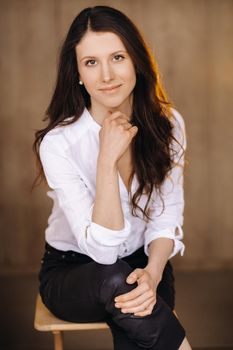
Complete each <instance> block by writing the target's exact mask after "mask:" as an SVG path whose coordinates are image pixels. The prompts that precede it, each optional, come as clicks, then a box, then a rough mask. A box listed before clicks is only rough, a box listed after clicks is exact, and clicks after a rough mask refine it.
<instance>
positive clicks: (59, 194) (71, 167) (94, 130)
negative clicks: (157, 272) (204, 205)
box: [39, 108, 186, 264]
mask: <svg viewBox="0 0 233 350" xmlns="http://www.w3.org/2000/svg"><path fill="white" fill-rule="evenodd" d="M173 115H174V118H173V119H172V121H173V122H174V129H173V130H174V131H173V132H174V136H175V137H176V138H177V139H178V141H179V142H180V143H181V145H182V146H183V148H184V149H185V148H186V137H185V126H184V121H183V118H182V116H181V115H180V114H179V113H178V112H177V111H176V110H174V109H173ZM100 129H101V126H100V125H99V124H98V123H97V122H96V121H95V120H94V119H93V118H92V116H91V115H90V113H89V111H88V110H87V109H86V108H85V109H84V112H83V113H82V115H81V116H80V118H79V119H78V120H77V121H76V122H74V123H72V124H70V125H66V126H57V127H56V128H54V129H52V130H51V131H49V132H48V133H47V134H46V135H45V137H44V138H43V140H42V142H41V144H40V149H39V152H40V159H41V162H42V165H43V169H44V172H45V176H46V179H47V182H48V185H49V187H50V188H51V190H50V191H48V192H47V195H48V196H49V197H50V198H52V199H53V208H52V212H51V214H50V216H49V219H48V226H47V228H46V231H45V239H46V241H47V242H48V243H49V244H50V245H51V246H53V247H54V248H57V249H59V250H63V251H67V250H73V251H76V252H79V253H82V254H86V255H88V256H90V257H91V258H92V259H93V260H95V261H96V262H98V263H101V264H112V263H114V262H115V261H116V260H117V258H121V257H125V256H127V255H130V254H132V253H133V252H134V251H136V250H137V249H138V248H140V247H142V246H144V251H145V254H146V255H148V254H149V253H148V245H149V243H150V242H151V241H152V240H155V239H158V238H160V237H167V238H170V239H172V240H173V241H174V248H173V251H172V253H171V255H170V257H169V259H170V258H171V257H173V256H174V255H176V254H177V253H178V252H179V251H180V254H181V255H183V254H184V249H185V246H184V244H183V242H182V241H181V240H182V238H183V231H182V225H183V210H184V197H183V164H184V156H183V155H182V149H181V147H180V146H178V145H177V143H174V147H176V149H178V154H177V155H176V158H175V161H176V162H177V165H176V166H175V167H173V169H172V170H171V171H170V173H169V174H168V175H167V177H166V179H165V181H164V183H163V185H162V196H163V201H164V211H162V209H163V203H162V201H161V199H160V197H159V196H158V194H157V193H156V191H154V192H153V197H152V201H151V205H150V208H151V212H150V217H152V221H149V222H148V223H147V222H146V221H145V220H143V219H142V215H140V213H139V215H140V217H135V216H133V215H132V214H131V205H130V201H129V194H128V191H127V189H126V187H125V185H124V183H123V180H122V179H121V177H120V174H119V173H118V179H119V189H120V197H121V203H122V210H123V213H124V228H123V229H122V230H111V229H109V228H106V227H103V226H101V225H99V224H97V223H95V222H93V221H92V211H93V206H94V201H95V193H96V171H97V157H98V153H99V131H100ZM177 147H178V148H177ZM179 147H180V148H179ZM137 185H138V181H137V178H136V176H135V175H134V178H133V182H132V187H131V190H132V194H133V193H134V192H135V191H136V188H137ZM103 190H104V189H103ZM145 203H146V195H144V194H143V195H142V197H141V199H140V201H139V203H138V204H139V206H141V208H144V205H145Z"/></svg>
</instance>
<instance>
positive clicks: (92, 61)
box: [85, 60, 96, 66]
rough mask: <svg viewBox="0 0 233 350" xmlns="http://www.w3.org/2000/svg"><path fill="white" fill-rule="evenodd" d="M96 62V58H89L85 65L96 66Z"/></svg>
mask: <svg viewBox="0 0 233 350" xmlns="http://www.w3.org/2000/svg"><path fill="white" fill-rule="evenodd" d="M95 62H96V61H95V60H88V61H86V62H85V65H86V66H94V63H95Z"/></svg>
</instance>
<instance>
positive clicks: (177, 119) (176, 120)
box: [171, 108, 186, 148]
mask: <svg viewBox="0 0 233 350" xmlns="http://www.w3.org/2000/svg"><path fill="white" fill-rule="evenodd" d="M171 113H172V118H171V123H172V125H173V135H174V136H175V138H176V139H177V140H178V141H179V143H180V144H181V145H182V146H183V147H184V148H186V129H185V121H184V118H183V116H182V115H181V114H180V112H178V111H177V109H175V108H171Z"/></svg>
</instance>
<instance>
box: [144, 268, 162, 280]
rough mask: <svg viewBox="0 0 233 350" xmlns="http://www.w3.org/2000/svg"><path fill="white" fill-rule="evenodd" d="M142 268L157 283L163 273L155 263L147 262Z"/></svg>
mask: <svg viewBox="0 0 233 350" xmlns="http://www.w3.org/2000/svg"><path fill="white" fill-rule="evenodd" d="M144 270H146V271H147V272H148V273H149V274H150V276H151V278H152V279H153V280H154V281H155V284H156V285H158V284H159V282H160V281H161V279H162V275H163V272H162V271H161V269H160V268H159V267H158V266H156V265H155V264H153V265H152V264H150V263H149V264H147V266H146V267H145V268H144Z"/></svg>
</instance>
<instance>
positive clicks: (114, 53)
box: [80, 50, 127, 61]
mask: <svg viewBox="0 0 233 350" xmlns="http://www.w3.org/2000/svg"><path fill="white" fill-rule="evenodd" d="M120 52H124V53H127V51H126V50H118V51H115V52H113V53H110V55H109V56H114V55H116V54H119V53H120ZM87 58H89V59H90V58H91V59H93V58H96V56H85V57H83V58H81V59H80V61H83V60H84V59H87Z"/></svg>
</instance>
